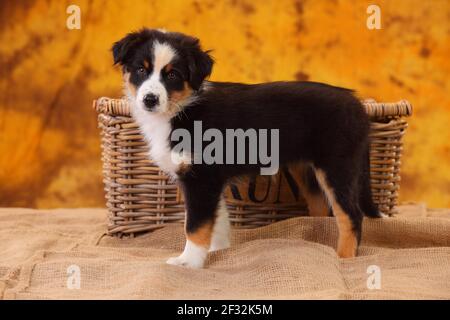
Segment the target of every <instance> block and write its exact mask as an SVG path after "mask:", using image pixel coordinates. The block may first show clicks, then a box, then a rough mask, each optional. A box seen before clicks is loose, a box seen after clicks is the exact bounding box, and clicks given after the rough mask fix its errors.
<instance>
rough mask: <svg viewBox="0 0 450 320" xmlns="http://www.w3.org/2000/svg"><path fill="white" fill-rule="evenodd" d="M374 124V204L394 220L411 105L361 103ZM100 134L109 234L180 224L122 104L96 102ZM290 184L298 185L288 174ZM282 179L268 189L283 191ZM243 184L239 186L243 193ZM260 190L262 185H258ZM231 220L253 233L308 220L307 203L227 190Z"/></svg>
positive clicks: (175, 198) (180, 212)
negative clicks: (278, 223)
mask: <svg viewBox="0 0 450 320" xmlns="http://www.w3.org/2000/svg"><path fill="white" fill-rule="evenodd" d="M364 106H365V108H366V111H367V113H368V114H369V116H370V118H371V120H372V132H371V139H372V141H371V150H370V169H371V185H372V192H373V198H374V201H375V203H376V204H377V205H378V207H379V209H380V210H381V211H382V212H383V213H385V214H394V213H395V206H396V204H397V198H398V189H399V181H400V164H401V162H400V159H401V154H402V137H403V135H404V133H405V129H406V128H407V122H406V120H405V118H404V117H406V116H409V115H411V114H412V107H411V105H410V103H409V102H407V101H405V100H402V101H400V102H396V103H377V102H375V101H374V100H366V101H364ZM94 109H95V110H96V111H97V112H98V123H99V127H100V129H101V144H102V161H103V175H104V185H105V191H106V205H107V208H108V211H109V224H108V232H109V234H114V235H118V236H124V235H131V236H133V235H134V234H135V233H138V232H144V231H150V230H154V229H157V228H160V227H161V226H163V225H165V224H167V223H172V222H180V221H184V205H183V199H182V196H181V193H180V190H179V189H178V187H177V186H176V184H175V183H174V182H173V181H170V179H169V177H168V176H167V175H165V174H164V172H162V171H161V170H160V169H159V168H158V167H156V166H155V165H154V164H152V163H151V161H150V160H149V157H148V147H147V145H146V143H145V142H144V140H143V136H142V135H141V134H140V131H139V128H138V126H137V124H136V123H135V122H134V121H133V119H132V118H131V116H130V109H129V105H128V103H127V101H126V100H123V99H109V98H100V99H98V100H96V101H94ZM290 174H292V175H293V177H294V180H295V179H299V177H297V176H296V175H295V172H293V173H292V172H291V173H290ZM282 183H283V173H281V174H279V177H277V178H275V182H274V183H272V187H273V189H274V190H280V188H281V190H284V188H283V187H282V186H281V184H282ZM248 185H249V182H248V180H246V179H243V180H242V182H240V184H239V185H238V188H239V189H240V190H245V189H246V187H247V186H248ZM260 185H261V183H260ZM225 196H226V201H227V206H228V209H229V211H230V220H231V223H232V225H233V226H234V227H239V228H253V227H258V226H263V225H267V224H270V223H273V222H276V221H279V220H283V219H286V218H290V217H295V216H301V215H307V214H308V211H307V206H306V204H305V201H304V200H303V199H302V197H301V195H299V197H298V199H295V201H291V200H286V201H281V202H280V201H276V202H273V201H272V202H270V201H263V202H261V203H259V202H258V203H256V202H252V201H249V200H248V199H245V198H244V199H243V200H240V199H236V198H235V197H233V196H232V193H231V192H230V191H229V188H228V189H227V190H226V192H225Z"/></svg>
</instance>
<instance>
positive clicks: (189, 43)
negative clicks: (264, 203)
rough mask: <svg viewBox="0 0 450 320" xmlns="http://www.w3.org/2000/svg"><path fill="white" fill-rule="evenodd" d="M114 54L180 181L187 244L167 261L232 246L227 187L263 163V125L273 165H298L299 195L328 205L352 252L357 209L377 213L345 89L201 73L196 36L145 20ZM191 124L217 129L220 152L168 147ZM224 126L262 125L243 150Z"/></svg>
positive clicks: (199, 259) (182, 261)
mask: <svg viewBox="0 0 450 320" xmlns="http://www.w3.org/2000/svg"><path fill="white" fill-rule="evenodd" d="M112 53H113V57H114V64H120V65H121V66H122V70H123V78H124V82H125V92H126V96H127V97H128V99H129V102H130V105H131V111H132V115H133V117H134V119H135V121H136V122H137V123H138V125H139V127H140V130H141V131H142V133H143V135H144V136H145V138H146V140H147V142H148V143H149V147H150V157H151V159H152V161H154V163H156V164H157V165H158V166H159V167H160V168H161V169H162V170H164V171H165V172H167V174H169V175H170V176H172V177H174V178H175V179H176V180H177V182H178V184H179V186H180V188H181V189H182V191H183V194H184V198H185V203H186V222H185V231H186V246H185V249H184V251H183V253H182V254H181V255H180V256H178V257H175V258H171V259H169V260H168V261H167V262H168V263H169V264H173V265H182V266H186V267H191V268H201V267H203V266H204V262H205V259H206V257H207V253H208V250H209V251H212V250H219V249H223V248H226V247H228V246H229V239H228V231H229V222H228V214H227V211H226V208H225V205H224V201H223V200H222V192H223V189H224V186H225V185H226V183H227V182H229V181H230V179H233V178H235V177H239V176H242V175H248V174H257V173H261V172H262V170H263V169H267V161H263V160H264V159H263V157H254V156H253V155H254V154H253V153H252V150H250V149H251V148H253V147H255V146H257V145H259V144H260V143H261V141H263V140H264V139H263V138H264V137H267V136H268V134H267V133H268V132H269V131H271V132H275V133H277V134H276V135H274V137H275V136H277V137H278V139H274V140H273V141H270V142H269V146H268V147H267V145H266V151H267V148H269V149H270V150H271V151H272V153H276V156H277V159H278V162H279V165H280V166H285V165H293V164H299V165H301V166H302V168H304V170H303V171H304V178H305V181H304V183H303V184H302V191H303V192H302V194H303V195H305V197H306V200H307V202H308V206H309V208H310V210H319V211H324V212H322V214H324V215H326V214H327V212H328V210H329V209H331V211H332V213H333V214H334V216H335V217H336V221H337V224H338V228H339V239H338V246H337V253H338V255H339V256H340V257H342V258H348V257H354V256H355V255H356V252H357V247H358V244H359V241H360V238H361V225H362V220H363V216H364V213H365V214H366V215H367V216H370V217H380V213H379V211H378V209H377V207H376V206H375V205H374V203H373V202H372V195H371V190H370V180H369V179H370V178H369V138H368V133H369V120H368V117H367V115H366V113H365V111H364V109H363V107H362V105H361V103H360V101H359V100H358V99H357V98H356V97H355V96H354V94H353V92H352V91H351V90H348V89H343V88H338V87H334V86H330V85H326V84H321V83H314V82H273V83H263V84H241V83H223V82H210V81H206V80H205V79H206V78H207V77H208V76H209V75H210V74H211V71H212V67H213V59H212V58H211V56H210V55H209V52H208V51H203V50H202V49H201V46H200V44H199V40H198V39H196V38H193V37H190V36H187V35H184V34H181V33H174V32H165V31H159V30H150V29H142V30H141V31H138V32H133V33H130V34H128V35H126V36H125V37H124V38H123V39H121V40H120V41H118V42H116V43H114V45H113V47H112ZM198 123H200V124H201V126H202V128H203V129H207V130H208V129H212V130H214V131H213V132H214V133H215V134H216V135H215V137H216V140H217V141H214V143H215V146H216V147H222V150H221V151H220V152H216V154H214V153H213V157H216V156H218V155H219V154H218V153H220V155H221V156H222V157H217V158H215V159H216V160H217V161H215V162H214V161H213V162H212V163H211V161H207V162H206V161H197V160H198V159H196V157H197V158H198V156H199V154H200V155H201V154H202V151H205V150H204V149H205V148H206V147H207V146H206V141H205V140H203V141H201V143H200V149H199V148H198V147H199V145H198V144H197V145H195V143H190V144H189V143H188V146H189V147H186V148H184V150H183V151H182V152H179V150H177V152H174V150H175V147H176V146H177V144H176V141H175V140H176V139H175V140H174V139H173V136H174V132H182V133H188V134H191V135H192V136H194V135H195V134H196V130H197V126H196V124H198ZM229 130H242V131H241V133H242V132H244V133H245V132H248V130H259V132H262V133H264V132H265V133H266V134H265V135H264V134H261V135H260V136H258V140H254V141H253V143H247V145H246V146H245V149H244V152H247V154H245V155H244V156H243V155H242V150H241V152H239V150H238V149H237V148H236V146H233V147H231V148H230V147H229V145H228V144H229V141H225V139H222V140H223V141H220V140H221V139H219V138H217V137H218V136H220V134H223V136H226V135H227V133H228V132H229ZM264 130H265V131H264ZM211 132H212V131H211ZM211 136H212V135H210V137H209V140H210V141H211V140H212V138H211ZM246 138H249V136H246ZM206 140H208V139H206ZM246 140H249V139H246ZM255 141H257V142H256V143H255ZM247 142H248V141H247ZM196 148H197V149H196ZM219 149H220V148H217V150H219ZM199 150H200V151H199ZM217 150H216V151H217ZM255 158H256V160H255ZM220 159H222V161H221V160H220ZM223 159H227V160H231V161H223ZM233 160H235V161H234V162H233ZM269 171H270V170H269ZM275 172H276V170H273V172H272V173H275Z"/></svg>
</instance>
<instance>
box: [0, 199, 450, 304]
mask: <svg viewBox="0 0 450 320" xmlns="http://www.w3.org/2000/svg"><path fill="white" fill-rule="evenodd" d="M400 211H401V214H400V215H398V216H397V217H395V218H386V219H378V220H369V219H366V220H365V221H364V233H363V240H362V245H361V247H360V252H359V256H358V257H357V258H354V259H347V260H343V259H339V258H338V257H337V256H336V253H335V250H334V247H335V245H336V238H337V228H336V225H335V221H334V219H333V218H312V217H303V218H296V219H291V220H287V221H283V222H279V223H276V224H273V225H271V226H267V227H263V228H259V229H254V230H235V231H233V233H232V243H233V244H232V248H231V249H227V250H223V251H219V252H216V253H213V254H210V256H209V258H208V263H207V268H206V269H203V270H190V269H185V268H180V267H175V266H169V265H166V264H165V261H166V259H167V258H169V257H171V256H174V255H178V254H179V253H180V252H181V250H182V248H183V245H184V237H183V230H182V226H180V225H172V226H169V227H165V228H162V229H160V230H158V231H155V232H153V233H149V234H145V235H142V236H139V237H136V238H134V239H117V238H111V237H108V236H106V235H104V231H105V230H106V211H105V210H101V209H76V210H69V209H61V210H29V209H8V208H6V209H0V298H2V299H80V298H82V299H96V298H97V299H112V298H119V299H254V298H255V299H283V298H285V299H433V298H437V299H450V219H449V217H450V214H449V211H448V210H447V211H437V210H434V211H433V210H427V209H426V208H425V207H424V206H423V205H407V206H402V207H401V208H400ZM373 266H375V267H373ZM374 268H375V270H376V271H375V273H371V272H373V270H374ZM377 270H378V271H377ZM368 271H369V273H368ZM374 277H375V278H374ZM74 279H75V280H74ZM368 279H369V280H368ZM374 279H375V280H374ZM378 285H379V289H377V288H378Z"/></svg>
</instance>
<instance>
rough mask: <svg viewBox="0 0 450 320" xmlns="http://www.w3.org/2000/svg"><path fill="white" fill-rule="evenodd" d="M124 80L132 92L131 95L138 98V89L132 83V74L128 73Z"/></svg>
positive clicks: (124, 75) (125, 74)
mask: <svg viewBox="0 0 450 320" xmlns="http://www.w3.org/2000/svg"><path fill="white" fill-rule="evenodd" d="M123 80H124V83H125V86H126V87H127V89H128V90H129V91H130V93H131V94H132V95H133V96H136V87H135V86H134V85H133V84H132V83H131V82H130V73H129V72H126V73H124V74H123Z"/></svg>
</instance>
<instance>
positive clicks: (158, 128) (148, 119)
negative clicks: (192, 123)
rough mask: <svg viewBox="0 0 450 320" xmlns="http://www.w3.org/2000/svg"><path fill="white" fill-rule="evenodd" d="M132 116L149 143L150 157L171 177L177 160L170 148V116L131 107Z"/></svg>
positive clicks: (176, 168) (177, 167)
mask: <svg viewBox="0 0 450 320" xmlns="http://www.w3.org/2000/svg"><path fill="white" fill-rule="evenodd" d="M132 113H133V117H134V119H135V120H136V122H137V123H138V125H139V127H140V130H141V132H142V134H143V135H144V137H145V140H146V141H147V143H148V144H149V148H150V158H151V160H152V161H153V162H154V163H155V164H156V165H157V166H158V167H160V168H161V169H162V170H163V171H165V172H166V173H167V174H169V175H171V176H172V177H173V178H175V177H176V172H177V171H178V169H179V165H180V164H179V162H177V161H174V159H173V156H172V153H171V148H170V134H171V131H172V127H171V124H170V117H169V116H166V115H162V114H156V113H151V112H147V111H145V110H143V109H141V108H136V107H134V106H133V107H132Z"/></svg>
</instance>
